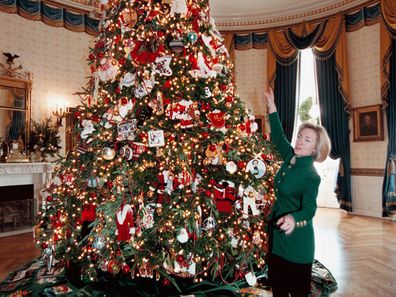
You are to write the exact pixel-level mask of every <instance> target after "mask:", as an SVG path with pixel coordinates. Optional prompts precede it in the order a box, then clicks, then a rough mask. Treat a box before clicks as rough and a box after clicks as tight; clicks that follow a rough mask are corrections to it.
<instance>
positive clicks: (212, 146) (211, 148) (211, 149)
mask: <svg viewBox="0 0 396 297" xmlns="http://www.w3.org/2000/svg"><path fill="white" fill-rule="evenodd" d="M209 150H210V151H211V152H215V151H216V146H215V145H214V144H211V145H210V146H209Z"/></svg>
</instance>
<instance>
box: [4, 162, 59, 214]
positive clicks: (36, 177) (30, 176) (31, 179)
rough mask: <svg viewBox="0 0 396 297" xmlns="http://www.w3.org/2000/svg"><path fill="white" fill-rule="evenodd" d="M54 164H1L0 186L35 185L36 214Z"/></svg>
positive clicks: (49, 180)
mask: <svg viewBox="0 0 396 297" xmlns="http://www.w3.org/2000/svg"><path fill="white" fill-rule="evenodd" d="M54 168H55V164H53V163H0V186H15V185H27V184H33V185H34V214H37V210H38V207H40V205H41V191H42V190H43V189H44V188H46V186H48V185H49V183H50V182H51V179H52V173H53V171H54Z"/></svg>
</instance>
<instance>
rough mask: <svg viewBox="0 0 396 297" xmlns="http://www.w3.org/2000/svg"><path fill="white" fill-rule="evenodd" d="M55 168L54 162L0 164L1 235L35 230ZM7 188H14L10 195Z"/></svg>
mask: <svg viewBox="0 0 396 297" xmlns="http://www.w3.org/2000/svg"><path fill="white" fill-rule="evenodd" d="M54 167H55V166H54V164H52V163H0V207H1V209H2V211H1V212H0V237H3V236H8V235H13V234H19V233H25V232H32V230H33V228H32V225H33V223H34V221H35V217H36V216H37V213H38V212H39V210H40V209H41V208H42V206H43V202H42V199H44V197H43V196H42V191H43V190H44V189H45V188H46V187H47V186H48V185H49V184H50V182H51V180H52V172H53V171H54ZM6 191H10V192H8V194H7V196H6V194H5V193H6ZM19 191H20V192H19ZM32 191H33V193H32ZM7 197H8V198H7ZM9 197H11V198H12V199H10V198H9ZM31 199H33V201H32V200H31ZM10 209H11V210H12V213H13V215H10V213H11V211H10ZM9 212H10V213H9ZM2 220H3V221H2ZM3 222H4V224H3ZM3 226H4V228H3ZM3 230H4V231H3Z"/></svg>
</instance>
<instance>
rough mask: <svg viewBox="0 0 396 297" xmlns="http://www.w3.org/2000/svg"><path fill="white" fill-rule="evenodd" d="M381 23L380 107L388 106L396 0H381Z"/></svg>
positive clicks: (394, 36) (395, 25)
mask: <svg viewBox="0 0 396 297" xmlns="http://www.w3.org/2000/svg"><path fill="white" fill-rule="evenodd" d="M381 16H382V18H381V23H380V31H381V32H380V44H381V49H380V55H381V57H380V59H381V61H380V65H381V101H382V107H383V108H386V107H387V106H388V91H389V86H390V85H389V78H390V56H391V52H392V38H396V34H395V33H392V32H391V30H396V2H395V1H394V0H381Z"/></svg>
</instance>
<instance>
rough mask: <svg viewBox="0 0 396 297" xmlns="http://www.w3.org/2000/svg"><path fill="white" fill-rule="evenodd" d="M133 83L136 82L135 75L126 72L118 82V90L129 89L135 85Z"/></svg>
mask: <svg viewBox="0 0 396 297" xmlns="http://www.w3.org/2000/svg"><path fill="white" fill-rule="evenodd" d="M135 81H136V75H135V74H133V73H130V72H127V73H125V74H124V76H123V77H122V78H121V80H120V88H121V89H122V87H130V86H132V85H134V84H135Z"/></svg>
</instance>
